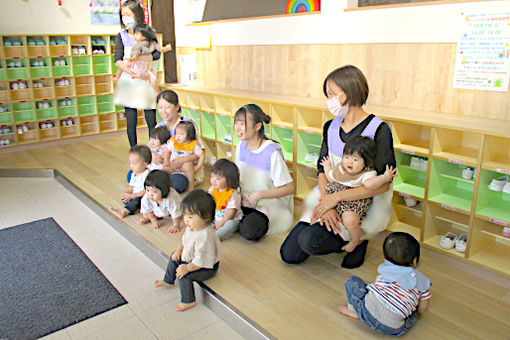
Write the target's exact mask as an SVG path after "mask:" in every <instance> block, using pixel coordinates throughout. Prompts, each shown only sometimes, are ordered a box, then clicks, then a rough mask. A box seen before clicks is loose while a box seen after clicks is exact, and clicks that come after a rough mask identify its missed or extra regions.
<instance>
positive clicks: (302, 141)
mask: <svg viewBox="0 0 510 340" xmlns="http://www.w3.org/2000/svg"><path fill="white" fill-rule="evenodd" d="M321 139H322V137H321V136H320V135H316V134H312V133H307V132H303V131H298V133H297V162H298V163H299V164H302V165H306V166H311V167H317V163H316V162H315V161H314V162H310V161H306V157H307V155H317V157H318V156H319V154H320V150H321Z"/></svg>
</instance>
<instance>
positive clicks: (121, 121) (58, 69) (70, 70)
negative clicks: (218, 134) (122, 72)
mask: <svg viewBox="0 0 510 340" xmlns="http://www.w3.org/2000/svg"><path fill="white" fill-rule="evenodd" d="M158 40H159V41H163V39H162V35H160V34H158ZM6 41H10V42H11V43H10V45H9V44H8V45H5V42H6ZM0 42H1V43H0V106H5V108H6V109H5V110H2V112H0V131H3V130H2V129H3V125H5V127H8V128H9V129H10V130H11V131H13V132H12V133H6V134H4V133H0V140H2V141H3V140H9V144H8V145H1V146H0V148H9V147H13V146H16V145H20V144H29V143H39V142H45V141H50V140H56V139H62V138H72V137H79V136H82V135H90V134H97V133H108V132H113V131H119V130H125V128H126V119H125V117H123V118H119V113H122V114H123V113H124V108H120V107H116V106H115V105H113V90H114V86H113V84H112V76H113V75H115V72H116V71H117V68H116V66H115V65H114V61H113V54H114V51H115V35H108V34H105V35H101V34H99V35H98V34H80V35H53V34H52V35H43V34H40V33H37V34H29V35H8V36H0ZM14 42H16V44H18V43H19V45H16V46H14V45H13V44H14ZM80 47H82V48H84V49H85V50H84V52H85V53H84V54H83V53H80ZM94 51H95V53H94ZM98 51H102V52H104V53H98ZM162 59H163V58H161V59H160V61H159V62H158V65H157V74H158V79H160V80H161V84H162V83H163V77H162V75H163V73H164V65H163V60H162ZM62 62H64V63H65V65H61V63H62ZM16 64H17V65H18V66H17V67H16ZM62 80H67V81H68V82H69V85H63V86H57V82H59V81H62ZM18 82H24V83H25V84H26V85H27V88H25V89H13V88H12V84H13V83H18ZM212 98H213V97H212V96H211V100H212ZM64 100H69V101H70V102H71V105H61V104H62V101H64ZM40 101H47V102H48V103H51V107H49V108H37V106H36V105H37V102H40ZM223 102H224V103H228V105H230V99H229V97H225V99H224V100H223ZM228 109H230V106H229V107H228ZM89 115H93V116H94V117H95V119H93V118H91V117H88V116H89ZM138 116H139V117H138V127H143V126H147V124H146V122H145V118H144V115H143V111H142V110H140V111H139V113H138ZM80 117H82V118H81V119H80ZM121 117H122V116H121ZM36 121H37V122H39V123H41V122H45V121H48V122H49V121H51V122H52V123H53V126H54V127H53V128H49V129H40V128H39V126H38V124H35V125H36V126H34V129H33V131H31V132H28V133H24V134H23V135H18V134H17V125H20V124H24V123H26V122H28V123H31V122H36ZM70 121H72V122H73V123H72V125H67V122H70ZM63 122H65V123H64V124H63Z"/></svg>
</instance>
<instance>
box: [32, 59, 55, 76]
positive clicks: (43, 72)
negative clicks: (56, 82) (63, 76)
mask: <svg viewBox="0 0 510 340" xmlns="http://www.w3.org/2000/svg"><path fill="white" fill-rule="evenodd" d="M34 62H43V63H44V66H35V67H34V66H31V67H30V73H31V74H32V78H51V76H52V74H51V66H50V58H30V65H33V64H34Z"/></svg>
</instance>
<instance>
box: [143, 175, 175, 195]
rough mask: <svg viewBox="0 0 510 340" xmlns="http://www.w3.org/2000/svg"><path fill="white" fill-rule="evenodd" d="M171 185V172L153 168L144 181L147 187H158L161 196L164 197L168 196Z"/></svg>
mask: <svg viewBox="0 0 510 340" xmlns="http://www.w3.org/2000/svg"><path fill="white" fill-rule="evenodd" d="M171 185H172V181H171V179H170V174H169V173H168V172H166V171H163V170H153V171H151V172H149V174H148V175H147V178H146V179H145V183H144V186H145V187H155V188H158V189H159V190H160V191H161V196H162V197H163V198H167V197H168V194H169V193H170V187H171Z"/></svg>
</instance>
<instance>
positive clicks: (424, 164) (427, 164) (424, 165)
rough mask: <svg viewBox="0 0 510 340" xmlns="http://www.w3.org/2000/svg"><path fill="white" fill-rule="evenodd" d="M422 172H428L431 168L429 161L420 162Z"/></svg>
mask: <svg viewBox="0 0 510 340" xmlns="http://www.w3.org/2000/svg"><path fill="white" fill-rule="evenodd" d="M420 166H421V170H423V171H427V168H428V167H429V161H428V160H426V159H422V160H421V162H420Z"/></svg>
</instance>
